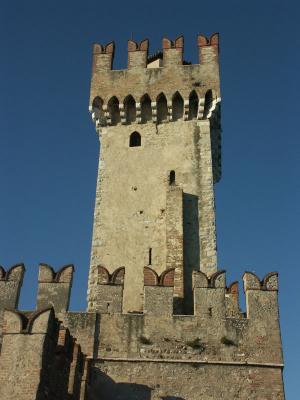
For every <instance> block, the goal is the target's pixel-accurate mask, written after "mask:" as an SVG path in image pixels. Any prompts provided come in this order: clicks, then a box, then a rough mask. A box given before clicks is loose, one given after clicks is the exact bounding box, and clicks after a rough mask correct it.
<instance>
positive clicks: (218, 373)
mask: <svg viewBox="0 0 300 400" xmlns="http://www.w3.org/2000/svg"><path fill="white" fill-rule="evenodd" d="M92 369H93V381H92V385H93V387H94V389H95V393H97V394H96V395H95V396H91V397H90V399H91V400H96V399H98V398H104V399H105V400H115V399H117V398H118V399H124V400H125V399H129V398H130V399H138V400H152V399H157V400H158V399H165V400H186V399H188V400H199V399H203V400H215V399H240V400H254V399H255V400H256V399H259V400H274V399H276V400H284V396H283V384H282V375H281V370H280V369H278V368H265V367H259V366H252V365H251V366H239V365H205V363H204V364H197V363H194V364H193V363H178V362H174V363H164V362H161V361H157V362H140V361H139V362H135V361H131V362H130V361H124V362H118V361H104V362H96V363H94V365H93V367H92ZM133 377H134V378H133Z"/></svg>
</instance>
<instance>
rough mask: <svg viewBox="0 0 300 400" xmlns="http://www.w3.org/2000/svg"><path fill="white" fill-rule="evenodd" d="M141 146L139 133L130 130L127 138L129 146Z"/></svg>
mask: <svg viewBox="0 0 300 400" xmlns="http://www.w3.org/2000/svg"><path fill="white" fill-rule="evenodd" d="M138 146H141V135H140V134H139V133H138V132H132V134H131V135H130V138H129V147H138Z"/></svg>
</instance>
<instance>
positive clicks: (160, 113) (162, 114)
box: [156, 93, 168, 123]
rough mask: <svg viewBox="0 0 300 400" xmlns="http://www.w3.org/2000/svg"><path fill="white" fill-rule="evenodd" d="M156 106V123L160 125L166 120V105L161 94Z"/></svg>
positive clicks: (165, 100) (164, 98) (164, 97)
mask: <svg viewBox="0 0 300 400" xmlns="http://www.w3.org/2000/svg"><path fill="white" fill-rule="evenodd" d="M156 105H157V122H158V123H161V122H164V121H167V119H168V105H167V99H166V96H165V95H164V94H163V93H161V94H160V95H159V96H158V98H157V101H156Z"/></svg>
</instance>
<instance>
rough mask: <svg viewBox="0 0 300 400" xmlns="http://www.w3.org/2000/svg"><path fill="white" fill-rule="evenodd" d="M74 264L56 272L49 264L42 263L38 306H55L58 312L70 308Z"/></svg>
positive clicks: (39, 307)
mask: <svg viewBox="0 0 300 400" xmlns="http://www.w3.org/2000/svg"><path fill="white" fill-rule="evenodd" d="M73 272H74V266H73V265H65V266H64V267H62V268H61V269H60V270H58V271H57V272H55V271H54V270H53V268H52V267H50V265H48V264H40V267H39V286H38V295H37V308H38V309H43V308H46V307H50V306H51V307H54V309H55V311H56V312H62V311H66V310H68V308H69V302H70V293H71V287H72V279H73Z"/></svg>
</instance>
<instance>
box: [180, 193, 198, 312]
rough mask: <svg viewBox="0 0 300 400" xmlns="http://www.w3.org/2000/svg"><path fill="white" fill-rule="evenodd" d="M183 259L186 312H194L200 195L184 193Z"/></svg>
mask: <svg viewBox="0 0 300 400" xmlns="http://www.w3.org/2000/svg"><path fill="white" fill-rule="evenodd" d="M183 257H184V258H183V261H184V291H185V313H186V314H192V313H193V296H192V273H193V270H194V269H195V268H196V269H199V263H200V243H199V212H198V196H195V195H193V194H189V193H183Z"/></svg>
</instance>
